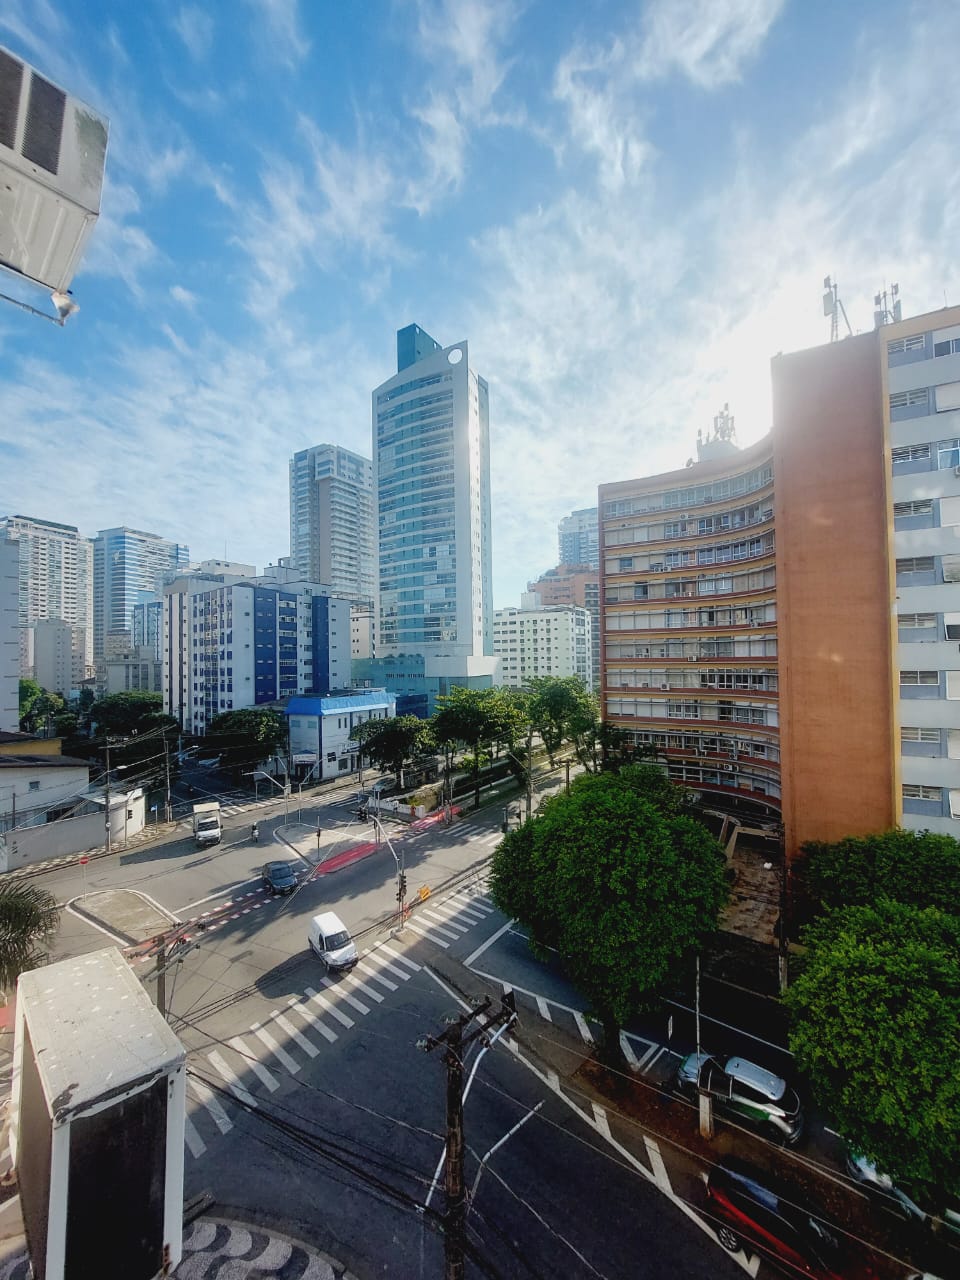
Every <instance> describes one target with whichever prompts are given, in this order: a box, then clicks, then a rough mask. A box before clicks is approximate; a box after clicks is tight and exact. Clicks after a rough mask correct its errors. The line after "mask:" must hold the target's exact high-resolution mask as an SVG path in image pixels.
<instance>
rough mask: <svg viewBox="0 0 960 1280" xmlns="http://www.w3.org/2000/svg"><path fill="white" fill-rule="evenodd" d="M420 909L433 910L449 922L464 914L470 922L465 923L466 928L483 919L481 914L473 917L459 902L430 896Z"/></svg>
mask: <svg viewBox="0 0 960 1280" xmlns="http://www.w3.org/2000/svg"><path fill="white" fill-rule="evenodd" d="M421 910H422V911H435V912H436V913H437V915H439V916H442V917H444V919H446V920H449V921H451V922H453V921H454V920H456V919H458V917H459V916H466V917H467V918H468V919H469V920H470V924H469V925H467V928H470V926H471V925H473V924H477V923H479V921H480V920H482V919H483V917H482V916H477V917H476V919H474V917H473V916H472V915H471V913H470V912H469V911H468V910H467V909H466V907H464V906H461V904H460V903H459V902H452V901H449V900H448V901H446V902H437V901H436V900H435V899H433V898H430V899H429V900H428V901H427V903H426V905H425V906H423V907H421ZM464 932H466V929H464Z"/></svg>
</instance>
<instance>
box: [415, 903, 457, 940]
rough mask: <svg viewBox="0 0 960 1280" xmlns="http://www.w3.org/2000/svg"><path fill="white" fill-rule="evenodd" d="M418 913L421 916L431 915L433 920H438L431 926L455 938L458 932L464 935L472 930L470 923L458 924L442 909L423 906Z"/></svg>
mask: <svg viewBox="0 0 960 1280" xmlns="http://www.w3.org/2000/svg"><path fill="white" fill-rule="evenodd" d="M417 914H418V915H420V916H429V917H430V919H431V920H436V921H437V923H436V924H432V925H430V928H431V929H438V930H439V931H440V932H441V933H445V934H447V935H448V937H451V938H453V939H454V940H456V936H457V934H458V933H459V934H460V935H461V936H462V935H463V934H465V933H469V932H470V926H469V925H465V924H457V922H456V921H455V920H451V919H450V917H449V915H446V914H444V913H443V912H441V911H436V910H435V909H434V908H432V907H430V908H427V907H421V908H420V911H419V912H418V913H417Z"/></svg>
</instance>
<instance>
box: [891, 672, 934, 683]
mask: <svg viewBox="0 0 960 1280" xmlns="http://www.w3.org/2000/svg"><path fill="white" fill-rule="evenodd" d="M900 683H901V684H937V685H938V684H939V683H940V672H939V671H901V672H900Z"/></svg>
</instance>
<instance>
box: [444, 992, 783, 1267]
mask: <svg viewBox="0 0 960 1280" xmlns="http://www.w3.org/2000/svg"><path fill="white" fill-rule="evenodd" d="M465 1007H466V1006H465ZM503 1043H504V1044H505V1045H506V1046H507V1048H508V1049H509V1050H510V1052H511V1053H512V1054H513V1055H514V1057H515V1058H516V1059H517V1061H518V1062H520V1063H522V1064H523V1066H525V1067H526V1068H527V1070H528V1071H529V1072H531V1073H532V1074H533V1075H535V1076H536V1077H537V1079H538V1080H542V1081H543V1083H544V1084H546V1085H547V1087H548V1088H550V1089H552V1090H553V1092H554V1093H555V1094H556V1095H557V1097H558V1098H559V1099H560V1100H561V1102H564V1103H565V1104H566V1105H567V1106H568V1107H569V1108H570V1110H571V1111H572V1112H573V1113H574V1115H576V1116H579V1117H580V1118H581V1119H582V1120H585V1121H586V1122H587V1123H588V1124H589V1123H590V1119H589V1117H588V1116H586V1115H585V1114H584V1112H583V1111H582V1110H581V1108H580V1107H579V1106H578V1105H577V1104H576V1103H575V1102H574V1101H572V1099H570V1098H568V1097H567V1095H566V1094H565V1093H564V1092H563V1090H562V1089H561V1087H560V1078H559V1076H558V1075H557V1073H556V1072H555V1071H549V1070H546V1071H541V1070H540V1068H539V1067H536V1066H534V1064H533V1063H532V1062H530V1061H529V1060H528V1059H527V1058H525V1057H524V1056H523V1053H522V1051H521V1049H520V1046H519V1044H518V1043H517V1041H516V1040H512V1039H504V1041H503ZM607 1141H608V1142H609V1143H610V1146H611V1147H613V1149H614V1150H615V1151H617V1152H618V1153H619V1154H620V1155H621V1156H622V1157H623V1159H624V1160H626V1161H627V1163H628V1164H629V1165H630V1166H631V1167H632V1168H634V1169H636V1170H637V1172H638V1173H640V1174H642V1175H643V1177H645V1178H646V1179H647V1181H648V1182H652V1183H653V1184H654V1186H656V1187H657V1189H658V1190H659V1191H661V1192H662V1193H663V1195H665V1196H666V1197H667V1199H668V1200H670V1202H671V1203H672V1204H675V1205H676V1207H677V1208H678V1209H679V1210H680V1212H681V1213H685V1214H686V1215H687V1217H688V1218H689V1219H690V1220H691V1222H694V1223H695V1224H696V1225H697V1226H698V1227H699V1228H700V1230H701V1231H703V1232H704V1234H705V1235H708V1236H709V1237H710V1239H711V1240H713V1241H714V1242H715V1243H716V1244H717V1245H718V1246H719V1243H720V1242H719V1241H718V1240H717V1235H716V1232H715V1231H714V1230H713V1228H712V1227H711V1226H710V1224H709V1223H708V1222H707V1221H706V1219H705V1218H703V1217H702V1216H701V1214H700V1213H698V1212H697V1210H696V1209H694V1208H693V1207H692V1206H691V1205H689V1204H687V1203H686V1201H685V1200H682V1199H681V1198H680V1197H679V1196H678V1195H676V1194H675V1192H673V1191H672V1190H667V1188H666V1187H662V1186H660V1184H659V1183H658V1182H657V1181H656V1178H655V1176H654V1175H653V1173H651V1171H650V1170H649V1169H648V1168H647V1167H646V1165H644V1164H643V1162H642V1161H641V1160H638V1159H637V1157H636V1156H635V1155H634V1154H633V1152H631V1151H629V1150H628V1149H627V1148H626V1147H625V1146H623V1144H622V1143H620V1142H618V1141H617V1140H616V1138H613V1137H611V1138H608V1139H607ZM730 1257H731V1258H732V1259H733V1261H734V1262H736V1263H738V1265H739V1266H741V1267H742V1268H743V1270H744V1271H746V1272H747V1274H748V1275H750V1276H753V1277H756V1274H757V1272H758V1271H759V1269H760V1258H759V1256H758V1255H757V1254H754V1255H752V1257H750V1258H747V1257H746V1256H745V1255H744V1253H743V1252H742V1251H741V1252H740V1253H734V1254H731V1255H730Z"/></svg>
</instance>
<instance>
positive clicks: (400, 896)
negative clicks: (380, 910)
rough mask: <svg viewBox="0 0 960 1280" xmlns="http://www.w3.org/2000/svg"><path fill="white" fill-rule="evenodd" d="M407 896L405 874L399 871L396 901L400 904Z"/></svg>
mask: <svg viewBox="0 0 960 1280" xmlns="http://www.w3.org/2000/svg"><path fill="white" fill-rule="evenodd" d="M406 896H407V873H406V872H405V871H401V872H400V875H399V876H398V877H397V901H398V902H402V901H403V900H404V898H405V897H406Z"/></svg>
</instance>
